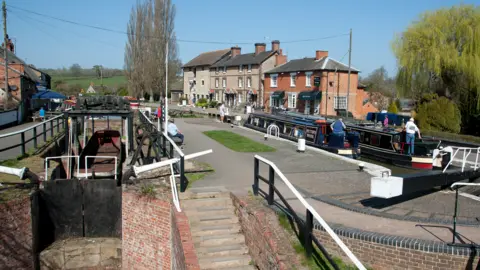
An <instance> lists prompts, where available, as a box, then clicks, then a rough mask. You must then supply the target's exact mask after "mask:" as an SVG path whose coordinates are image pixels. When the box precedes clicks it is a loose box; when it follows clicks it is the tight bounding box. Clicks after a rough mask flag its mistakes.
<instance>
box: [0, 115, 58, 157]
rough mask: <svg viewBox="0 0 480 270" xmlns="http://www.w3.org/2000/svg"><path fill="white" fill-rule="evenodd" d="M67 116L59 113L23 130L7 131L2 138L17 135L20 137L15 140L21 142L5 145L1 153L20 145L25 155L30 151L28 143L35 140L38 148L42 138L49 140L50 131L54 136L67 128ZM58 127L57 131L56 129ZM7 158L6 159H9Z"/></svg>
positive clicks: (35, 147)
mask: <svg viewBox="0 0 480 270" xmlns="http://www.w3.org/2000/svg"><path fill="white" fill-rule="evenodd" d="M65 127H66V125H65V118H64V117H63V115H58V116H55V117H53V118H51V119H48V120H45V121H43V122H41V123H38V124H36V125H33V126H31V127H28V128H25V129H22V130H19V131H14V132H10V133H7V134H1V135H0V139H6V138H10V137H13V136H16V137H20V138H19V140H14V141H17V142H18V141H19V143H16V144H12V145H10V146H7V147H4V148H2V149H0V153H2V152H4V151H7V150H10V149H15V148H18V147H20V151H19V152H20V153H19V154H20V155H21V156H25V154H26V153H27V151H28V147H27V144H28V143H30V142H32V141H33V148H34V149H38V146H39V144H38V142H39V140H42V138H43V142H44V143H46V142H47V137H48V133H50V137H53V136H54V135H55V133H59V132H61V131H62V132H63V131H64V130H65ZM55 129H56V131H55ZM39 137H42V138H39ZM8 158H14V157H13V156H12V157H8ZM8 158H6V159H8Z"/></svg>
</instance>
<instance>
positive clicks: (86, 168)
mask: <svg viewBox="0 0 480 270" xmlns="http://www.w3.org/2000/svg"><path fill="white" fill-rule="evenodd" d="M89 158H107V159H112V158H113V159H115V176H114V177H115V180H117V170H118V168H117V157H112V156H85V178H88V175H87V173H88V171H87V170H88V166H87V159H89Z"/></svg>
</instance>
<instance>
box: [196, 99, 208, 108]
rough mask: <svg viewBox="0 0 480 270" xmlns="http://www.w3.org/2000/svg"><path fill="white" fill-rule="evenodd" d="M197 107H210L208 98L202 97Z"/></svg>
mask: <svg viewBox="0 0 480 270" xmlns="http://www.w3.org/2000/svg"><path fill="white" fill-rule="evenodd" d="M196 105H197V107H208V100H207V99H206V98H201V99H199V100H198V101H197V104H196Z"/></svg>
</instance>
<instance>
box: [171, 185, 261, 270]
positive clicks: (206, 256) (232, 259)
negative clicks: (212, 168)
mask: <svg viewBox="0 0 480 270" xmlns="http://www.w3.org/2000/svg"><path fill="white" fill-rule="evenodd" d="M180 203H181V205H182V211H184V212H185V214H186V215H187V217H188V221H189V223H190V230H191V233H192V239H193V243H194V246H195V251H196V253H197V257H198V261H199V264H200V269H232V270H235V269H238V270H244V269H245V270H246V269H256V268H255V267H254V266H253V265H252V263H253V262H252V259H251V257H250V255H249V254H248V248H247V246H246V245H245V237H244V236H243V234H242V233H241V227H240V224H239V223H238V218H237V216H236V215H235V208H234V207H233V204H232V200H231V198H230V192H228V190H226V189H225V188H224V187H204V188H191V189H189V190H187V191H186V192H184V193H182V194H180Z"/></svg>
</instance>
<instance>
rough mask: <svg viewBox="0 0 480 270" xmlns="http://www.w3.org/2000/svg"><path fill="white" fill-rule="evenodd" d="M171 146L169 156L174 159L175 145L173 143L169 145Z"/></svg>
mask: <svg viewBox="0 0 480 270" xmlns="http://www.w3.org/2000/svg"><path fill="white" fill-rule="evenodd" d="M169 144H170V153H169V155H170V158H173V156H174V155H173V144H172V143H169Z"/></svg>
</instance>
